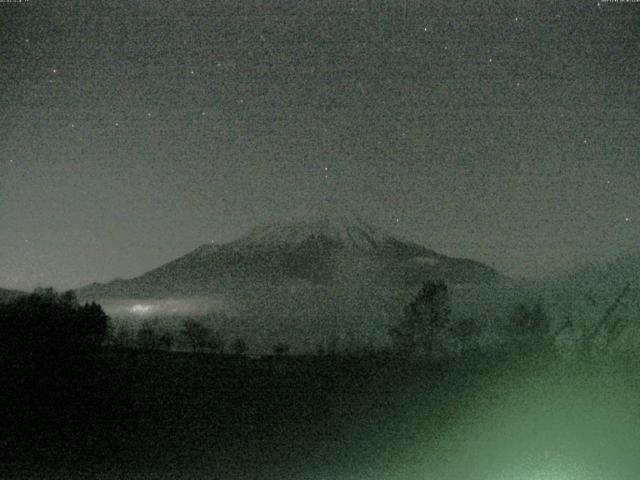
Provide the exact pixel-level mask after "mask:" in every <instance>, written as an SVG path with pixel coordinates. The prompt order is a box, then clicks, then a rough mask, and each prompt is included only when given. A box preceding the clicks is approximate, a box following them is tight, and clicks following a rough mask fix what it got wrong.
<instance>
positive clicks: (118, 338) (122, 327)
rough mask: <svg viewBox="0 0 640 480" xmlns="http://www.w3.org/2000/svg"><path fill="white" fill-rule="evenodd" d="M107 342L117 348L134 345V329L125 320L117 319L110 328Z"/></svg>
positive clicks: (126, 347)
mask: <svg viewBox="0 0 640 480" xmlns="http://www.w3.org/2000/svg"><path fill="white" fill-rule="evenodd" d="M109 344H110V345H111V346H112V347H114V348H118V349H128V348H133V347H134V346H135V342H134V331H133V328H131V325H129V324H128V323H127V322H125V321H119V322H118V323H117V324H116V325H115V326H114V327H113V329H112V331H111V336H110V339H109Z"/></svg>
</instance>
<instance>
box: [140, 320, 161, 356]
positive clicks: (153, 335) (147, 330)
mask: <svg viewBox="0 0 640 480" xmlns="http://www.w3.org/2000/svg"><path fill="white" fill-rule="evenodd" d="M136 346H137V347H138V348H139V349H141V350H148V351H154V350H158V349H159V348H160V333H159V332H158V321H157V319H155V320H154V321H152V322H150V321H149V320H145V321H144V322H143V323H142V325H141V326H140V328H139V329H138V332H137V333H136Z"/></svg>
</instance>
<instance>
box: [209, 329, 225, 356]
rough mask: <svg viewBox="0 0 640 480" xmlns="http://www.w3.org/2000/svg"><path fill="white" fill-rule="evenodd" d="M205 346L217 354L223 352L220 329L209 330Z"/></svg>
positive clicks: (223, 341)
mask: <svg viewBox="0 0 640 480" xmlns="http://www.w3.org/2000/svg"><path fill="white" fill-rule="evenodd" d="M206 346H207V348H208V349H209V350H210V351H211V352H213V353H218V354H222V353H224V347H225V338H224V334H223V333H222V332H221V331H220V330H216V331H214V332H211V333H210V334H209V339H208V341H207V345H206Z"/></svg>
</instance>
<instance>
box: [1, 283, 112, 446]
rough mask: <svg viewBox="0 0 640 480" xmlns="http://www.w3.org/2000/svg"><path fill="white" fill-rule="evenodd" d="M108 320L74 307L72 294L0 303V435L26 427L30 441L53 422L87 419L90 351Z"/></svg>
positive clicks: (98, 311) (95, 308)
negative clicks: (4, 405)
mask: <svg viewBox="0 0 640 480" xmlns="http://www.w3.org/2000/svg"><path fill="white" fill-rule="evenodd" d="M108 322H109V318H108V317H107V315H106V314H105V313H104V312H103V311H102V308H101V307H100V306H99V305H97V304H95V303H89V304H85V305H80V304H79V303H78V301H77V298H76V296H75V294H74V293H73V292H65V293H63V294H58V293H56V292H55V291H54V290H53V289H38V290H36V291H34V293H32V294H30V295H24V296H19V297H16V298H14V299H12V300H10V301H9V302H6V303H3V304H0V385H2V387H1V388H2V394H0V396H1V397H2V398H3V400H5V399H6V401H7V402H8V403H7V405H10V408H9V409H4V408H2V407H0V425H2V426H1V427H0V434H1V433H2V431H12V430H13V431H14V432H15V431H20V432H21V431H22V430H24V429H25V428H31V430H30V431H31V432H32V435H33V436H34V437H33V438H34V439H35V438H36V437H37V435H38V434H37V432H39V431H41V430H40V429H43V430H47V429H48V431H57V428H58V425H56V422H66V421H70V419H71V418H75V419H76V420H79V419H82V420H83V421H89V420H90V418H91V416H90V415H87V416H84V415H85V412H87V411H88V409H89V405H93V404H94V403H95V395H94V392H95V385H96V382H95V381H94V380H95V378H96V373H97V368H98V365H99V364H98V362H97V361H96V360H97V358H96V356H95V355H94V353H96V352H97V351H98V349H99V348H100V347H101V345H102V343H103V342H104V340H105V338H106V335H107V327H108ZM16 429H17V430H16ZM0 443H2V442H0ZM5 445H6V444H5Z"/></svg>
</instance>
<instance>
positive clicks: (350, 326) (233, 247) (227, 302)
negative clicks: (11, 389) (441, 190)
mask: <svg viewBox="0 0 640 480" xmlns="http://www.w3.org/2000/svg"><path fill="white" fill-rule="evenodd" d="M426 279H442V280H444V281H446V282H448V283H449V284H450V285H451V287H452V290H453V289H455V288H463V289H467V288H468V287H472V288H473V287H475V286H478V287H483V288H485V289H487V290H493V287H492V285H493V284H494V283H495V282H499V281H501V280H504V277H503V276H502V275H500V274H499V273H498V272H496V271H495V270H494V269H492V268H490V267H488V266H486V265H483V264H482V263H479V262H476V261H473V260H466V259H458V258H451V257H448V256H446V255H442V254H440V253H437V252H434V251H433V250H430V249H428V248H426V247H424V246H422V245H419V244H417V243H415V242H411V241H407V240H403V239H399V238H397V237H396V236H394V235H391V234H390V233H389V232H387V231H385V230H383V229H380V228H377V227H374V226H371V225H369V224H367V223H366V222H363V221H362V220H359V219H358V218H355V217H353V216H348V215H343V214H340V215H337V214H334V215H332V216H326V215H308V216H306V217H305V218H303V219H300V220H297V221H292V222H286V223H278V224H273V225H267V226H263V227H259V228H255V229H253V230H251V231H250V232H248V233H247V234H246V235H244V236H242V237H240V238H238V239H236V240H234V241H231V242H228V243H225V244H221V245H213V244H208V245H202V246H200V247H198V248H196V249H195V250H193V251H192V252H190V253H188V254H186V255H184V256H182V257H180V258H177V259H176V260H173V261H172V262H169V263H167V264H165V265H162V266H160V267H158V268H156V269H154V270H151V271H149V272H147V273H145V274H143V275H140V276H138V277H136V278H132V279H129V280H122V279H118V280H114V281H112V282H108V283H105V284H92V285H89V286H87V287H84V288H82V289H79V290H77V293H78V296H79V298H80V299H81V300H96V301H98V302H100V304H101V305H102V306H103V307H104V308H105V311H106V312H107V313H108V314H110V315H112V316H115V317H117V316H139V315H147V316H149V315H153V316H156V315H157V316H160V317H161V316H163V315H166V316H167V317H171V316H174V315H182V314H189V315H202V312H203V311H204V310H208V311H209V313H208V314H207V315H208V316H209V318H210V319H211V318H214V319H213V320H212V323H213V324H212V327H213V328H220V329H222V330H223V331H225V332H227V334H232V335H241V336H244V337H245V338H246V339H247V340H248V341H249V342H250V343H251V345H252V347H253V348H254V349H255V350H256V351H263V352H264V351H270V349H271V346H272V345H274V344H275V343H276V342H278V341H279V342H285V343H289V344H292V345H294V346H296V347H295V348H299V350H298V351H311V350H314V349H315V348H317V346H318V345H319V344H321V343H324V345H325V347H326V346H327V345H328V344H329V343H331V342H334V343H335V341H339V343H341V344H342V345H344V344H346V343H349V342H351V343H354V342H356V343H357V342H360V343H362V342H372V343H382V342H384V341H386V339H387V332H388V327H389V325H390V323H391V322H394V321H396V320H397V319H398V317H399V316H400V315H402V311H403V307H404V306H405V305H406V304H407V303H408V302H409V301H410V300H411V299H412V298H413V297H414V296H415V294H416V292H417V291H418V289H419V288H420V284H421V282H422V281H424V280H426ZM502 283H504V282H502ZM464 291H465V292H466V291H468V290H464ZM484 300H485V299H482V301H484ZM485 303H487V302H485ZM466 310H468V311H473V312H476V309H475V307H474V306H473V305H469V306H467V307H466ZM329 339H331V341H329ZM349 339H350V340H349Z"/></svg>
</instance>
